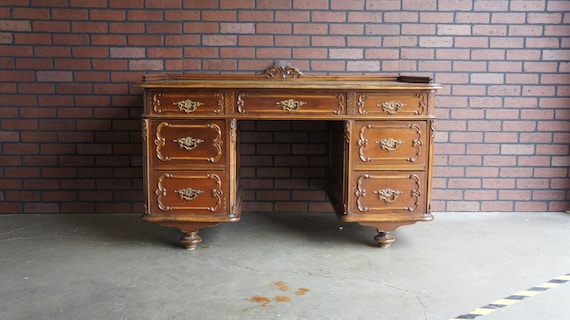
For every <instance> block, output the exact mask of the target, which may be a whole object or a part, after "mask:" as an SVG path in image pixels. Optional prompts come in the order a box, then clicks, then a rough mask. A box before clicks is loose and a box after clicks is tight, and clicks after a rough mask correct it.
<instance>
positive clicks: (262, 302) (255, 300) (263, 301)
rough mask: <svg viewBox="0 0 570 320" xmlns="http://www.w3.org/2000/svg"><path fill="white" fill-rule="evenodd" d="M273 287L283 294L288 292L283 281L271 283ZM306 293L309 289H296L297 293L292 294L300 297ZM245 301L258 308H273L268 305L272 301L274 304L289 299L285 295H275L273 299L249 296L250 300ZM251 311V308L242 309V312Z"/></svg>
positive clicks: (288, 300)
mask: <svg viewBox="0 0 570 320" xmlns="http://www.w3.org/2000/svg"><path fill="white" fill-rule="evenodd" d="M273 285H274V286H275V287H277V289H279V290H280V291H284V292H287V291H289V286H288V285H287V283H285V282H284V281H276V282H273ZM307 292H309V289H307V288H298V289H297V291H295V292H294V294H295V295H296V296H302V295H304V294H305V293H307ZM245 300H247V301H249V302H252V303H258V304H259V305H258V306H259V307H273V306H272V305H271V304H270V303H271V302H272V301H274V302H291V297H290V296H287V295H276V296H275V297H273V298H269V297H265V296H260V295H254V296H251V297H250V298H248V299H245ZM251 309H252V308H247V309H244V310H243V311H244V312H248V311H249V310H251Z"/></svg>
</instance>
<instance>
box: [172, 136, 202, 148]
mask: <svg viewBox="0 0 570 320" xmlns="http://www.w3.org/2000/svg"><path fill="white" fill-rule="evenodd" d="M174 142H176V143H178V146H179V147H180V149H184V150H186V151H192V150H194V149H196V147H198V145H199V144H200V143H202V142H204V140H202V139H194V138H192V137H184V138H178V139H175V140H174Z"/></svg>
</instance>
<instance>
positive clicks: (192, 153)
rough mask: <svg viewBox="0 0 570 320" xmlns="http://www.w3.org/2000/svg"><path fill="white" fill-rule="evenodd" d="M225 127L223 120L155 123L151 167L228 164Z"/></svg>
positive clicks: (152, 130)
mask: <svg viewBox="0 0 570 320" xmlns="http://www.w3.org/2000/svg"><path fill="white" fill-rule="evenodd" d="M224 127H225V122H224V121H223V120H194V121H191V122H188V121H186V122H184V121H181V120H168V121H157V120H153V121H151V128H150V130H151V133H150V137H151V139H150V140H151V141H149V143H152V147H153V148H151V154H152V157H151V164H152V165H153V166H160V165H204V164H221V165H223V164H224V163H225V161H226V155H225V152H224V151H225V150H224V146H225V139H226V137H225V136H226V135H225V130H224Z"/></svg>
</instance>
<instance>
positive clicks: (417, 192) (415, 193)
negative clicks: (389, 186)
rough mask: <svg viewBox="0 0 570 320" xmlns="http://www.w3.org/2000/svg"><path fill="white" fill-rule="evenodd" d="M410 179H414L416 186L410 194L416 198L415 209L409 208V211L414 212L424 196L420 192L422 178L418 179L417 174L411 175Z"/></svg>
mask: <svg viewBox="0 0 570 320" xmlns="http://www.w3.org/2000/svg"><path fill="white" fill-rule="evenodd" d="M408 178H410V179H412V180H413V181H414V182H415V184H416V185H415V188H414V189H412V191H411V192H410V194H411V196H412V197H414V198H415V199H416V201H414V206H413V207H408V208H407V210H408V211H410V212H413V211H414V210H416V208H417V207H418V203H419V202H420V196H421V195H422V192H421V191H420V177H418V176H417V175H415V174H411V175H409V176H408Z"/></svg>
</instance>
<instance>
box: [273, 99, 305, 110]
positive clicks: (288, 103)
mask: <svg viewBox="0 0 570 320" xmlns="http://www.w3.org/2000/svg"><path fill="white" fill-rule="evenodd" d="M275 104H277V105H280V106H281V109H283V110H285V111H289V112H293V111H297V110H298V109H299V108H300V107H301V106H303V105H306V104H307V103H306V102H304V101H297V100H295V99H287V100H283V101H278V102H276V103H275Z"/></svg>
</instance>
